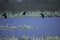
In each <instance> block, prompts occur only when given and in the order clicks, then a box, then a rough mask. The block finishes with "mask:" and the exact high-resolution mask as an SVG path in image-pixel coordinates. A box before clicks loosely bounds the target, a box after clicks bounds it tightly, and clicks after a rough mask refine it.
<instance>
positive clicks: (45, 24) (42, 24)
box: [0, 17, 60, 37]
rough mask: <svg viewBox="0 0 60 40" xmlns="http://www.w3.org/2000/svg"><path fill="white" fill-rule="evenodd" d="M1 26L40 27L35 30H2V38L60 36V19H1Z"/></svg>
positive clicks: (0, 32) (0, 34)
mask: <svg viewBox="0 0 60 40" xmlns="http://www.w3.org/2000/svg"><path fill="white" fill-rule="evenodd" d="M0 25H4V26H6V25H8V26H17V27H18V26H20V25H28V26H33V27H39V29H34V30H0V37H6V36H8V37H12V36H15V37H21V36H23V35H25V36H29V37H31V36H35V37H42V36H60V17H50V18H48V17H46V18H44V19H43V18H8V19H0Z"/></svg>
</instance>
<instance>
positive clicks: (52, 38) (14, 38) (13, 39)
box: [0, 36, 60, 40]
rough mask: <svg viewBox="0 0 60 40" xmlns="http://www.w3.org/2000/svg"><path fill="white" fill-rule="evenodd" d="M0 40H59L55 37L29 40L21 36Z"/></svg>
mask: <svg viewBox="0 0 60 40" xmlns="http://www.w3.org/2000/svg"><path fill="white" fill-rule="evenodd" d="M0 40H60V37H58V36H56V37H42V38H38V37H37V38H35V37H33V38H29V37H26V36H23V37H21V38H17V37H14V36H13V37H12V38H0Z"/></svg>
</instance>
